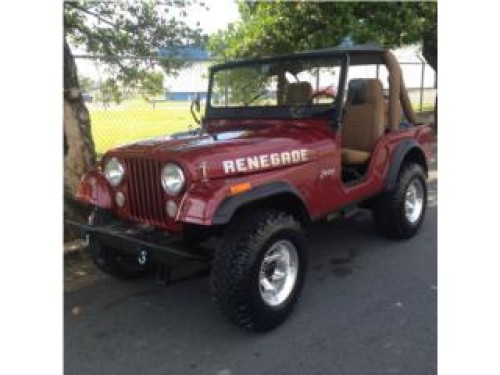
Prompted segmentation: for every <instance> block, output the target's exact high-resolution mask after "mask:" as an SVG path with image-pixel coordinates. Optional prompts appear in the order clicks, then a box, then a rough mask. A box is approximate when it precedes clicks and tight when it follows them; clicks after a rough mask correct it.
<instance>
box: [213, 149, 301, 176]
mask: <svg viewBox="0 0 500 375" xmlns="http://www.w3.org/2000/svg"><path fill="white" fill-rule="evenodd" d="M308 158H309V155H308V150H292V151H284V152H274V153H272V154H262V155H255V156H249V157H246V158H238V159H234V160H224V161H223V162H222V164H223V165H224V173H226V174H228V173H236V172H248V171H253V170H257V169H265V168H270V167H275V166H279V165H285V164H295V163H300V162H304V161H307V160H308Z"/></svg>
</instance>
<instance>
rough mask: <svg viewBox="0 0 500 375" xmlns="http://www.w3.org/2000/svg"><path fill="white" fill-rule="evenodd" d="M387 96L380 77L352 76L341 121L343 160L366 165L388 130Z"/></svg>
mask: <svg viewBox="0 0 500 375" xmlns="http://www.w3.org/2000/svg"><path fill="white" fill-rule="evenodd" d="M384 110H385V106H384V95H383V89H382V83H381V82H380V81H379V80H378V79H351V80H350V81H349V87H348V92H347V102H346V105H345V113H344V120H343V123H342V162H343V163H344V164H348V165H360V164H364V163H366V162H367V161H368V159H370V155H371V153H372V151H373V149H374V148H375V144H376V143H377V141H378V139H379V138H380V137H381V136H382V135H383V134H384V132H385V124H384V123H385V121H384Z"/></svg>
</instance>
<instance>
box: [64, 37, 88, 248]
mask: <svg viewBox="0 0 500 375" xmlns="http://www.w3.org/2000/svg"><path fill="white" fill-rule="evenodd" d="M63 105H64V108H63V110H64V117H63V126H64V218H65V219H71V220H86V217H87V215H88V209H87V208H86V207H85V206H84V205H82V204H80V203H79V202H78V201H77V200H75V198H74V197H75V194H76V189H77V187H78V183H79V181H80V178H81V177H82V175H83V174H84V173H85V172H86V171H87V169H88V168H89V167H90V166H94V165H95V159H96V158H95V149H94V142H93V140H92V135H91V133H90V117H89V111H88V109H87V107H86V106H85V103H84V101H83V97H82V95H81V93H80V87H79V84H78V74H77V70H76V64H75V59H74V57H73V54H72V53H71V50H70V48H69V45H68V43H67V41H66V39H64V104H63ZM77 236H78V232H76V231H75V230H74V229H73V228H72V227H70V226H67V225H66V224H65V225H64V239H65V240H71V239H75V238H77Z"/></svg>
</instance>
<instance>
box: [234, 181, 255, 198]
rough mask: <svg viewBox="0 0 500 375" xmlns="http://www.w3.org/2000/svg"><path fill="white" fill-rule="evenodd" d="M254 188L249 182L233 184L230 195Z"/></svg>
mask: <svg viewBox="0 0 500 375" xmlns="http://www.w3.org/2000/svg"><path fill="white" fill-rule="evenodd" d="M251 188H252V185H251V184H250V183H249V182H243V183H241V184H236V185H233V186H231V187H230V188H229V194H230V195H236V194H241V193H244V192H245V191H248V190H250V189H251Z"/></svg>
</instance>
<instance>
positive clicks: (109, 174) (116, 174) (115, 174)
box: [104, 158, 125, 186]
mask: <svg viewBox="0 0 500 375" xmlns="http://www.w3.org/2000/svg"><path fill="white" fill-rule="evenodd" d="M124 173H125V170H124V168H123V165H121V164H120V162H119V161H118V159H117V158H111V159H109V160H108V161H107V162H106V165H105V167H104V174H105V175H106V179H107V180H108V182H109V183H110V185H111V186H118V185H119V184H120V182H122V180H123V175H124Z"/></svg>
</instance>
